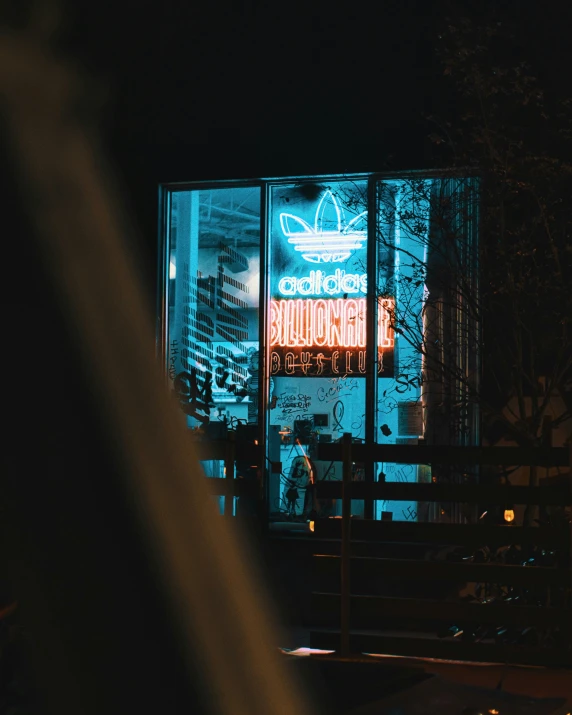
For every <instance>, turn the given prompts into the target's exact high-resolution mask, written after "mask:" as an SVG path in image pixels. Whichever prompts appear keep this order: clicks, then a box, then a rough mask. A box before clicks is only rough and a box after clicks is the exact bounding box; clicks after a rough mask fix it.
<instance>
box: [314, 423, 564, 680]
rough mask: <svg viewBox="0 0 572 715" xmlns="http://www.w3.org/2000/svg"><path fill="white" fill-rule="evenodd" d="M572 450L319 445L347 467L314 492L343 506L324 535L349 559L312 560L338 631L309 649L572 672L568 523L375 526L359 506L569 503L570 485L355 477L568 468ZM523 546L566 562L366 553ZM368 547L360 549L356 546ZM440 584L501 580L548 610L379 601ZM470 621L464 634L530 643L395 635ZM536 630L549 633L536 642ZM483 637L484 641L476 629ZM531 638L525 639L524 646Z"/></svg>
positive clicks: (324, 610)
mask: <svg viewBox="0 0 572 715" xmlns="http://www.w3.org/2000/svg"><path fill="white" fill-rule="evenodd" d="M571 456H572V448H571V449H566V448H530V449H524V448H519V447H514V448H512V447H506V448H497V447H488V448H472V447H429V446H410V445H381V444H380V445H371V444H369V445H365V444H353V443H352V439H351V435H349V434H346V435H344V436H343V439H342V441H341V442H340V443H324V444H320V445H319V447H318V458H319V459H321V460H333V461H339V462H342V465H343V479H342V481H335V482H334V481H330V482H328V481H322V482H318V483H317V484H316V496H317V498H318V499H333V498H335V499H342V518H341V519H340V518H325V519H319V518H318V519H317V520H316V522H315V527H314V537H315V538H317V539H339V540H340V541H341V548H340V556H332V555H331V554H328V555H325V554H324V555H322V554H316V555H315V556H314V569H315V572H316V574H317V576H318V578H319V579H321V582H322V585H323V584H326V587H325V588H323V587H322V588H320V589H319V590H317V591H315V592H314V593H313V594H312V599H313V610H314V613H316V614H318V616H319V620H321V621H322V623H325V624H328V625H330V626H333V627H331V628H329V629H328V630H324V629H320V630H314V631H313V632H312V634H311V645H312V646H313V647H320V648H326V649H332V650H338V651H339V652H340V654H341V655H342V656H349V655H351V654H354V653H364V652H368V653H386V654H394V655H403V656H412V657H415V656H416V657H433V658H445V659H451V658H452V659H457V660H472V661H483V662H511V663H521V664H536V665H553V666H562V665H566V666H569V665H572V651H571V641H572V609H571V600H570V596H571V592H572V590H571V587H572V581H571V579H572V568H571V566H572V562H571V553H572V548H571V547H572V544H571V530H570V525H569V524H568V523H561V524H560V525H554V524H542V525H539V526H534V527H528V526H512V525H508V524H507V525H503V524H486V523H482V522H479V523H472V524H452V523H449V524H447V523H420V522H402V521H375V520H366V519H354V518H351V514H350V505H351V500H352V499H375V500H389V499H390V500H396V501H400V500H406V501H417V502H437V503H439V502H441V503H444V502H458V503H468V504H474V505H476V504H479V503H481V504H482V503H490V504H497V505H501V506H502V505H506V504H528V505H542V506H549V505H559V506H564V505H570V504H572V479H571V477H570V474H568V480H567V483H566V484H561V485H554V484H552V485H550V486H537V487H523V486H504V485H501V486H493V485H481V484H459V483H398V482H357V481H352V480H351V474H352V463H356V462H357V463H361V464H364V463H366V462H384V463H401V464H439V465H441V464H449V465H462V464H465V465H469V464H473V465H475V464H478V465H484V464H487V465H498V466H508V465H536V466H553V467H557V466H558V467H568V468H570V464H571V461H572V460H571ZM375 543H377V544H382V543H383V544H385V545H388V544H393V545H395V546H398V545H401V546H402V545H403V544H420V545H433V546H435V547H437V546H441V547H442V546H443V545H463V546H466V547H474V548H478V547H483V546H484V545H485V544H489V545H493V544H496V545H499V546H500V545H505V544H506V545H511V544H512V545H516V546H519V547H520V548H522V549H523V551H522V553H523V554H525V553H526V549H527V548H530V547H533V546H538V547H543V548H545V549H547V550H554V552H555V554H556V558H557V562H556V563H555V564H554V565H551V566H530V565H512V564H504V563H477V562H475V561H472V562H469V561H460V562H455V561H428V560H424V559H420V558H417V559H411V558H406V559H403V558H380V557H379V556H372V555H365V556H364V555H361V556H358V555H357V554H358V553H361V554H363V553H366V554H367V549H365V550H364V549H363V546H364V544H366V545H368V544H369V545H373V544H375ZM358 544H360V545H361V546H362V548H361V549H360V550H359V551H358V550H357V549H356V548H355V546H357V545H358ZM439 581H447V582H455V581H457V582H462V583H467V582H468V583H473V582H480V583H491V584H503V585H505V584H506V585H511V586H513V587H524V588H527V589H535V588H536V589H543V593H545V594H547V599H544V601H545V602H544V603H543V604H542V605H540V604H539V605H536V604H530V603H528V604H527V605H514V604H513V603H511V602H510V601H509V600H505V601H503V600H498V601H495V602H487V603H482V602H481V601H478V600H476V601H472V602H471V601H467V600H464V601H463V600H460V599H458V598H457V599H456V600H454V599H453V600H451V599H445V600H444V599H442V598H441V599H431V598H409V597H407V598H404V597H395V596H391V595H379V594H374V593H371V591H372V590H375V589H376V588H377V587H378V586H379V585H380V584H381V585H382V589H381V590H382V591H385V592H387V587H388V585H391V584H392V583H393V584H403V583H405V582H415V583H416V584H419V583H425V584H427V583H432V584H435V583H437V582H439ZM420 621H424V622H426V623H427V622H430V623H435V622H437V623H441V624H443V627H444V628H446V626H447V624H455V623H457V624H462V626H463V628H464V632H465V633H472V632H474V631H475V628H476V627H477V626H479V627H481V632H483V627H486V625H487V624H488V625H489V626H491V627H498V629H499V631H500V632H502V630H503V629H511V628H512V629H521V631H522V629H527V630H526V631H523V632H525V636H526V633H528V635H529V636H530V637H531V644H529V645H527V644H526V643H525V642H523V643H517V644H515V643H508V642H506V641H504V642H503V640H502V638H500V637H499V638H497V639H496V640H495V639H491V638H486V637H484V638H482V639H480V640H479V638H478V637H476V638H472V639H471V640H469V639H467V638H463V637H462V633H461V630H460V631H459V635H461V637H458V638H457V637H449V638H445V637H443V638H438V637H436V634H435V635H434V636H433V637H430V636H429V635H428V633H427V631H425V632H422V633H421V634H419V633H418V634H417V635H412V634H411V629H410V628H409V630H408V629H404V630H402V631H398V632H396V631H395V628H391V625H392V624H397V623H401V624H403V623H408V624H411V623H412V622H415V623H417V622H420ZM534 628H535V629H538V630H537V631H536V635H538V634H539V633H540V634H541V636H542V637H540V639H538V638H536V640H537V641H538V642H536V643H534V641H535V637H534V636H535V632H534V631H531V630H530V629H534ZM473 635H474V633H473ZM523 640H524V641H526V637H524V638H523Z"/></svg>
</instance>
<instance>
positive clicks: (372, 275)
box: [158, 174, 478, 522]
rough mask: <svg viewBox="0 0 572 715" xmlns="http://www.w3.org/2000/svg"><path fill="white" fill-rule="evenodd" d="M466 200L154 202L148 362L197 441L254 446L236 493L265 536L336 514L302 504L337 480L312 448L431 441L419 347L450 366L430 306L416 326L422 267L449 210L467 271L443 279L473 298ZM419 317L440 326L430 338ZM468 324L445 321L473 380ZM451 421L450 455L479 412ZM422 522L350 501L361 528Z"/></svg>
mask: <svg viewBox="0 0 572 715" xmlns="http://www.w3.org/2000/svg"><path fill="white" fill-rule="evenodd" d="M467 187H469V190H470V191H473V190H474V183H473V182H472V180H471V179H466V178H462V179H459V178H455V179H451V178H447V179H445V178H443V177H436V176H426V175H422V176H416V177H413V178H412V177H410V176H407V177H405V176H403V177H399V176H398V177H395V176H394V177H390V178H384V177H381V176H378V175H374V174H371V175H359V176H349V177H348V176H344V177H341V176H326V177H324V176H322V177H304V178H284V179H267V180H260V181H251V182H247V181H244V182H217V183H209V184H206V183H205V184H201V183H193V184H167V185H163V186H162V187H161V193H160V206H161V212H162V222H161V236H160V251H161V256H160V257H161V261H160V265H161V275H160V316H159V317H160V321H159V322H160V331H159V340H158V349H159V354H160V357H161V359H162V361H163V364H164V370H165V375H166V379H167V381H168V385H169V389H170V391H171V393H172V394H173V396H174V399H175V400H177V402H178V403H179V406H180V408H181V410H182V411H183V412H184V414H185V415H186V420H187V425H188V428H189V430H190V431H191V432H192V433H193V435H194V436H196V437H197V438H199V439H204V440H209V439H226V438H228V435H229V433H233V434H234V437H235V439H236V443H237V444H241V445H242V446H244V444H249V445H251V447H252V450H251V452H249V453H248V458H247V459H239V458H237V461H236V477H237V478H243V479H251V480H254V481H257V483H259V484H260V485H261V487H262V491H261V494H263V502H264V505H265V509H266V510H267V516H268V518H269V519H270V520H271V521H274V522H279V521H300V522H303V521H305V520H308V519H309V518H310V516H312V517H314V516H316V515H318V516H337V515H339V514H341V507H340V504H339V503H336V502H335V501H333V500H330V501H329V502H328V501H325V500H322V501H318V500H317V499H316V498H315V495H314V490H313V489H312V485H313V484H315V483H316V482H319V481H320V480H323V479H327V480H337V479H341V464H340V463H336V462H333V463H329V462H324V461H320V460H318V459H317V446H318V444H319V443H320V442H332V441H334V442H335V441H336V440H339V439H340V437H341V435H342V434H343V433H348V432H349V433H351V435H352V438H353V439H354V440H355V441H361V442H367V441H371V442H381V443H386V444H396V443H397V444H400V443H401V444H417V443H418V442H419V441H420V440H422V441H425V442H433V443H436V442H438V441H439V440H440V439H442V437H440V436H439V428H438V427H437V426H435V425H437V424H438V423H439V409H438V404H437V403H438V400H437V401H436V398H435V378H434V377H433V378H431V379H430V380H428V378H427V360H428V356H429V357H430V356H431V355H432V353H431V352H430V349H433V351H435V350H437V351H441V353H442V354H441V353H440V358H439V359H441V360H447V359H448V358H447V356H446V355H445V354H444V353H443V350H444V348H443V343H444V341H443V335H444V334H445V333H444V332H443V331H445V332H446V329H447V328H446V326H444V325H442V324H441V323H442V322H443V320H444V319H445V320H447V316H446V315H445V314H444V313H443V311H441V313H439V311H438V310H437V313H439V314H438V315H437V313H436V312H435V311H436V308H435V306H436V305H438V304H439V301H436V300H434V301H433V303H431V310H428V301H429V302H430V301H431V297H432V296H435V295H437V293H439V290H440V289H439V287H438V285H437V281H436V280H433V279H432V278H431V276H432V275H433V274H434V275H437V271H436V270H433V271H432V269H431V266H432V265H433V266H438V265H439V261H441V262H442V255H441V254H442V251H441V248H440V247H442V245H444V244H443V240H442V239H437V238H436V237H437V236H438V235H442V233H443V231H442V220H441V219H442V215H441V214H442V212H441V214H440V215H439V216H437V215H436V213H437V212H436V209H435V206H436V205H437V204H436V202H438V205H439V206H440V207H442V206H443V205H444V202H443V197H445V198H446V199H447V202H448V204H447V206H448V207H449V208H448V214H447V217H448V218H447V221H448V234H447V235H448V236H449V243H451V240H452V243H453V244H454V251H455V252H456V253H455V255H457V254H459V255H462V261H463V263H462V264H461V263H459V266H461V268H459V269H457V271H456V272H460V273H462V274H463V275H462V276H461V277H460V278H459V277H458V276H455V278H454V280H458V279H459V280H460V279H461V278H462V280H463V281H467V280H469V281H473V282H474V280H476V279H474V277H473V274H474V275H476V266H475V263H476V259H475V255H476V244H477V241H476V221H477V219H476V215H474V214H475V212H471V210H470V206H471V201H469V200H468V199H467ZM451 206H453V207H454V208H453V209H451V208H450V207H451ZM467 207H469V208H467ZM452 235H454V238H453V239H451V238H450V236H452ZM447 250H448V251H450V249H447ZM450 272H451V271H450V269H449V273H450ZM475 286H476V283H475ZM471 289H472V290H473V289H474V290H476V287H472V288H471ZM431 311H432V312H431ZM428 315H432V316H435V315H437V319H432V322H431V326H428V323H427V320H428V317H427V316H428ZM444 315H445V318H444V317H443V316H444ZM464 320H465V318H464V317H463V315H462V306H461V308H459V307H458V306H457V308H456V315H455V316H454V321H455V328H454V329H455V330H456V331H457V333H458V335H457V340H456V343H455V344H456V348H455V355H454V356H453V357H451V358H450V359H451V360H453V361H454V363H455V370H457V371H458V370H464V374H465V375H470V374H471V372H474V373H475V375H476V373H477V371H478V365H477V364H476V357H475V356H476V346H475V345H471V344H469V343H470V339H469V337H467V336H471V335H472V334H473V332H472V331H471V330H469V329H468V328H467V330H466V331H465V332H464V333H462V334H461V333H459V330H460V328H459V325H460V326H461V328H462V326H463V321H464ZM467 320H468V319H467ZM429 333H431V335H429ZM459 335H460V336H461V337H460V338H459ZM428 342H430V343H431V345H432V346H435V345H437V346H438V347H437V348H435V347H433V348H428V347H427V346H428ZM428 350H429V352H428ZM435 359H436V358H435ZM431 384H432V387H431ZM462 384H465V383H462ZM459 385H461V382H459ZM453 387H455V386H453ZM429 388H431V389H429ZM440 389H441V390H442V386H441V388H440ZM455 389H457V388H455ZM431 390H433V392H431ZM458 390H460V391H461V392H462V388H461V387H458ZM432 395H433V396H432ZM461 398H462V395H461ZM431 400H433V402H434V403H435V405H436V407H435V409H434V410H432V406H431V405H432V402H431ZM461 401H462V400H461ZM433 413H435V415H436V417H435V424H433ZM463 419H464V423H463V425H464V426H463V427H462V428H459V429H457V428H456V434H453V435H451V431H450V430H449V432H447V436H446V441H447V442H448V443H455V444H469V443H473V442H474V441H475V440H476V439H477V422H478V419H477V416H476V415H475V414H474V410H473V411H471V410H470V409H469V410H466V415H465V416H464V418H463ZM443 439H445V438H443ZM255 455H256V456H255ZM202 466H203V469H204V473H205V474H206V476H208V477H223V476H225V475H224V463H223V462H222V461H219V460H205V461H203V462H202ZM368 470H369V471H368ZM353 478H354V479H366V480H372V481H375V480H378V479H385V480H386V481H404V482H411V481H426V480H430V479H431V473H430V470H429V468H428V467H424V466H421V465H403V464H390V463H378V464H376V465H374V466H373V469H372V468H371V467H369V468H365V467H364V466H363V465H359V464H355V465H354V468H353ZM234 501H235V503H234V504H233V512H236V513H238V511H239V510H240V509H239V504H238V503H237V502H238V501H239V500H237V499H236V498H235V500H234ZM220 502H221V509H222V508H223V506H222V504H223V502H224V497H220ZM424 509H425V510H429V509H430V507H429V506H428V505H420V504H418V503H406V502H381V501H376V502H374V503H373V504H372V505H370V506H369V507H368V506H367V505H364V503H363V502H357V501H355V502H352V513H353V514H354V515H355V516H357V517H359V516H369V517H370V518H375V519H380V518H382V515H384V514H385V515H387V514H390V515H391V517H390V518H392V519H393V520H410V521H411V520H413V521H414V520H427V519H430V518H431V515H430V514H429V513H428V512H427V513H422V512H423V510H424ZM383 518H385V516H384V517H383Z"/></svg>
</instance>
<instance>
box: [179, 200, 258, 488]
mask: <svg viewBox="0 0 572 715" xmlns="http://www.w3.org/2000/svg"><path fill="white" fill-rule="evenodd" d="M169 237H170V245H169V254H168V255H169V316H168V345H167V366H168V374H169V379H170V381H171V385H172V389H173V392H174V394H175V396H176V398H177V400H178V402H179V405H180V407H181V409H182V410H183V412H184V413H185V414H186V415H187V423H188V426H189V427H190V428H193V429H198V428H201V429H202V430H205V429H207V428H208V430H209V431H210V434H211V435H212V436H214V437H216V436H218V433H220V432H221V430H222V427H221V426H231V425H233V424H236V422H238V421H240V422H244V423H250V424H256V423H257V422H258V394H259V388H258V385H259V359H258V356H259V332H258V331H259V292H260V291H259V284H260V189H259V188H258V187H238V188H226V189H204V190H203V189H200V190H191V191H174V192H173V193H172V194H171V214H170V230H169ZM217 425H218V426H219V427H220V429H218V432H217ZM213 476H214V475H213Z"/></svg>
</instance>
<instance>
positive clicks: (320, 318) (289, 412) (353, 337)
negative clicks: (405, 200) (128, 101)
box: [269, 181, 368, 519]
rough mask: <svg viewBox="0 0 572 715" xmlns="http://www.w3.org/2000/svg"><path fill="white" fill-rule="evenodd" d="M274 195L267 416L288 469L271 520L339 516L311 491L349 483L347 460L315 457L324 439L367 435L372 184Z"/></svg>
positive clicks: (280, 190)
mask: <svg viewBox="0 0 572 715" xmlns="http://www.w3.org/2000/svg"><path fill="white" fill-rule="evenodd" d="M270 197H271V198H270V315H269V352H270V355H269V372H270V380H271V400H270V407H271V410H270V418H269V419H270V424H271V425H273V426H274V428H275V429H276V428H278V432H279V434H280V435H281V446H280V461H281V463H282V474H281V475H280V478H279V481H278V477H277V476H274V483H273V484H271V490H270V491H271V500H270V510H271V516H274V518H277V519H279V518H281V516H286V517H288V518H292V517H301V518H304V517H307V516H308V515H309V514H310V513H313V512H317V513H318V514H319V515H328V516H329V515H336V514H337V513H338V511H339V504H335V503H334V502H333V501H328V502H325V501H322V502H320V503H318V502H317V501H316V499H315V498H314V493H315V490H314V489H313V488H312V487H313V485H314V484H315V483H316V481H319V480H322V479H333V480H335V479H341V465H340V464H336V463H331V464H330V463H325V462H319V461H318V460H317V459H316V448H317V444H318V443H319V442H320V441H332V440H334V441H335V440H336V439H338V438H339V437H341V435H342V434H343V433H344V432H350V433H351V434H352V435H353V437H354V438H356V439H364V438H365V396H366V391H365V375H366V372H367V320H366V316H367V311H366V295H367V240H368V206H367V182H365V181H352V182H349V181H337V182H335V181H334V182H305V183H301V184H282V185H279V186H273V187H272V188H271V194H270ZM357 476H359V475H357ZM352 508H353V510H354V512H356V511H357V512H358V513H359V512H360V510H361V512H363V505H361V504H358V503H357V502H356V503H354V504H352Z"/></svg>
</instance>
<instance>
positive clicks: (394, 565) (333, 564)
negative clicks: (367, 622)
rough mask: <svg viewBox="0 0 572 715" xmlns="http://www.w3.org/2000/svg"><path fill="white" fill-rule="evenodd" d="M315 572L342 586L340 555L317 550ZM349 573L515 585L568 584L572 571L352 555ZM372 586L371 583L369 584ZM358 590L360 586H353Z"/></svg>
mask: <svg viewBox="0 0 572 715" xmlns="http://www.w3.org/2000/svg"><path fill="white" fill-rule="evenodd" d="M313 571H314V573H315V574H319V577H320V584H319V586H320V587H322V588H323V589H324V590H334V589H335V590H336V591H338V590H339V586H340V557H339V556H336V555H332V554H315V555H314V568H313ZM350 573H351V578H352V582H353V583H356V582H357V583H361V582H364V583H368V585H369V584H371V583H372V582H373V579H374V578H375V577H380V578H381V579H384V580H385V579H394V580H396V581H398V582H400V583H402V582H404V581H429V582H433V581H460V582H483V583H503V584H510V585H512V586H567V585H568V580H569V578H570V571H569V570H568V569H565V568H557V567H545V566H516V565H512V564H510V565H509V564H496V563H474V562H464V561H430V560H426V561H422V560H419V559H390V558H379V557H366V556H352V557H351V558H350ZM370 587H371V586H370ZM354 593H359V587H356V588H354Z"/></svg>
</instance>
